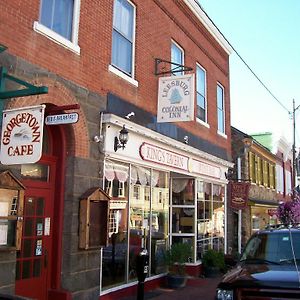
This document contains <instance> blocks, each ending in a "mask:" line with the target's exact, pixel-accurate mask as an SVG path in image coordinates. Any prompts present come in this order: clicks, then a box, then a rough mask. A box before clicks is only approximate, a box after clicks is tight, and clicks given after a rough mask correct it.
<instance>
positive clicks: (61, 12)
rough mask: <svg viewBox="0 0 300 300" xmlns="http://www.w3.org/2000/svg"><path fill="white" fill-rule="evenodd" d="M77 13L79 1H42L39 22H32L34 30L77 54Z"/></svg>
mask: <svg viewBox="0 0 300 300" xmlns="http://www.w3.org/2000/svg"><path fill="white" fill-rule="evenodd" d="M79 12H80V0H42V1H41V7H40V20H39V22H34V29H35V30H36V31H37V32H39V33H41V34H44V35H46V36H48V37H50V38H51V39H53V40H54V41H56V42H58V43H59V44H62V45H63V46H65V47H67V48H70V50H73V51H74V52H77V53H79V52H80V48H79V47H78V27H79Z"/></svg>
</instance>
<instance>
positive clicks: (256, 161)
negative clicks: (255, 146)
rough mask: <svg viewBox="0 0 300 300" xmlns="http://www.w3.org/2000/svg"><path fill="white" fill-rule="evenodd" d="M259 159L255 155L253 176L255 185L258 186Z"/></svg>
mask: <svg viewBox="0 0 300 300" xmlns="http://www.w3.org/2000/svg"><path fill="white" fill-rule="evenodd" d="M258 160H259V157H258V156H257V155H255V166H254V174H255V183H256V184H259V180H258V174H259V172H258V165H259V161H258Z"/></svg>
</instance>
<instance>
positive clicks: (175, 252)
mask: <svg viewBox="0 0 300 300" xmlns="http://www.w3.org/2000/svg"><path fill="white" fill-rule="evenodd" d="M191 256H192V247H191V245H189V244H187V243H175V244H172V246H171V248H170V249H169V250H167V251H166V254H165V261H166V264H167V266H168V274H167V285H168V287H170V288H179V287H183V286H185V283H186V279H187V276H186V271H185V263H186V262H188V261H189V259H190V258H191Z"/></svg>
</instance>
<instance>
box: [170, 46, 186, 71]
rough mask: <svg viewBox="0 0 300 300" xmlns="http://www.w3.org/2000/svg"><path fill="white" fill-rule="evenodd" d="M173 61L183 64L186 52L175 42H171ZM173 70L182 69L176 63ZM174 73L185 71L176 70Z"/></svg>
mask: <svg viewBox="0 0 300 300" xmlns="http://www.w3.org/2000/svg"><path fill="white" fill-rule="evenodd" d="M171 62H173V63H176V64H179V65H182V66H183V64H184V52H183V50H182V49H181V48H180V47H179V46H178V45H177V44H176V43H175V42H172V44H171ZM171 68H172V70H173V71H177V70H180V69H181V67H180V66H178V65H175V64H172V66H171ZM173 75H183V71H181V72H175V73H173Z"/></svg>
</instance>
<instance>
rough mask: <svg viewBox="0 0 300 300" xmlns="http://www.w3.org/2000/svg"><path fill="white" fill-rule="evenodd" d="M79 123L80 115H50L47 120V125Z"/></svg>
mask: <svg viewBox="0 0 300 300" xmlns="http://www.w3.org/2000/svg"><path fill="white" fill-rule="evenodd" d="M76 122H78V113H70V114H59V115H49V116H47V117H46V118H45V124H46V125H59V124H73V123H76Z"/></svg>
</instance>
